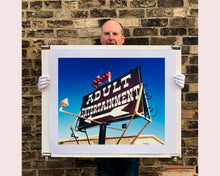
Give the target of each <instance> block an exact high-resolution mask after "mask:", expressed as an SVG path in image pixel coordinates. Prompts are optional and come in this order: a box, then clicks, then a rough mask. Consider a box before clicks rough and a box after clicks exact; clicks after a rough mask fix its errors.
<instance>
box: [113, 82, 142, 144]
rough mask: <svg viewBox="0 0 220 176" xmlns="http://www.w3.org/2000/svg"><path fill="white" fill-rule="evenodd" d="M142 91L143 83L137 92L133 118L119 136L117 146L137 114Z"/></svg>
mask: <svg viewBox="0 0 220 176" xmlns="http://www.w3.org/2000/svg"><path fill="white" fill-rule="evenodd" d="M142 91H143V83H141V86H140V91H139V95H138V99H137V103H136V106H135V110H134V114H133V116H132V117H131V119H130V121H129V123H128V125H127V127H126V128H125V130H124V132H123V133H122V135H121V136H120V138H119V140H118V142H117V144H119V142H120V141H121V138H122V137H123V136H124V134H125V132H126V131H127V129H128V127H129V125H130V123H131V121H132V120H133V119H134V117H135V115H136V114H137V112H138V108H139V105H140V100H141V96H142Z"/></svg>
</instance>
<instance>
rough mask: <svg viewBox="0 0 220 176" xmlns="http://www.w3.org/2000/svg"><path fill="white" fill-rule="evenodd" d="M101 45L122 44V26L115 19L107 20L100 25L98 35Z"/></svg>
mask: <svg viewBox="0 0 220 176" xmlns="http://www.w3.org/2000/svg"><path fill="white" fill-rule="evenodd" d="M100 41H101V44H102V45H123V43H124V35H123V29H122V26H121V25H120V24H119V23H118V22H117V21H115V20H108V21H107V22H105V23H104V24H103V25H102V31H101V36H100Z"/></svg>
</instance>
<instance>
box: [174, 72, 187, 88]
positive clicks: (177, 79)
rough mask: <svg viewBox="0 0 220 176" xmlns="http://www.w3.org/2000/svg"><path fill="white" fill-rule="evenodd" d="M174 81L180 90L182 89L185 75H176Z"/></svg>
mask: <svg viewBox="0 0 220 176" xmlns="http://www.w3.org/2000/svg"><path fill="white" fill-rule="evenodd" d="M174 81H175V82H176V84H177V85H178V86H179V87H180V88H181V89H182V88H183V87H184V84H185V75H183V74H176V76H174Z"/></svg>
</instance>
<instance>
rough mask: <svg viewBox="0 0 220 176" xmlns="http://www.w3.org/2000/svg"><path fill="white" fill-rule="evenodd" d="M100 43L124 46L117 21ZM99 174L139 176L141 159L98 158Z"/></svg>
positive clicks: (180, 78)
mask: <svg viewBox="0 0 220 176" xmlns="http://www.w3.org/2000/svg"><path fill="white" fill-rule="evenodd" d="M100 42H101V44H102V45H123V44H124V42H125V37H124V33H123V27H122V25H121V24H120V23H118V22H117V21H115V20H108V21H107V22H105V23H104V24H103V26H102V28H101V36H100ZM174 81H175V82H176V84H177V85H178V86H179V87H180V88H183V87H184V82H185V76H184V75H182V74H177V75H175V76H174ZM49 83H50V78H49V77H48V76H45V75H43V76H41V77H40V78H39V82H38V90H39V91H41V92H42V91H44V90H45V89H46V88H47V87H48V85H49ZM96 162H97V168H98V174H99V175H100V176H137V175H138V165H139V158H97V159H96Z"/></svg>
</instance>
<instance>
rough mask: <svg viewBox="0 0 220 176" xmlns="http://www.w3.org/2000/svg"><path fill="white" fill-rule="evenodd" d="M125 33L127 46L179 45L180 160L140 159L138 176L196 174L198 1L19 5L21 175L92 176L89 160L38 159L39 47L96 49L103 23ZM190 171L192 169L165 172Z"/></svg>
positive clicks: (30, 1)
mask: <svg viewBox="0 0 220 176" xmlns="http://www.w3.org/2000/svg"><path fill="white" fill-rule="evenodd" d="M109 18H114V19H116V20H118V21H119V22H121V23H122V25H123V26H124V28H125V36H126V41H125V44H127V45H136V44H139V45H172V44H174V42H175V41H177V42H178V45H181V46H182V73H183V74H185V75H186V84H185V87H184V89H183V90H182V158H181V159H178V161H176V162H175V161H173V159H164V158H163V159H159V158H157V159H152V158H150V159H144V158H141V159H140V167H139V175H140V176H143V175H147V176H174V175H175V176H177V175H178V176H183V175H184V176H195V175H198V173H197V172H198V171H197V170H198V168H197V165H198V0H39V1H34V0H23V1H22V94H23V97H22V100H23V101H22V144H23V145H22V168H23V169H22V170H23V171H22V172H23V176H52V175H53V176H73V175H75V176H93V175H97V169H96V164H95V162H94V159H93V158H92V159H89V158H88V159H72V158H59V159H57V158H50V159H49V161H47V162H46V161H45V159H44V158H43V157H42V156H41V93H40V92H38V90H37V82H38V77H39V76H40V75H41V45H45V44H49V45H93V44H99V35H100V26H101V24H102V23H103V20H105V19H109ZM174 166H194V167H195V169H185V170H184V169H174V170H166V167H174Z"/></svg>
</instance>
